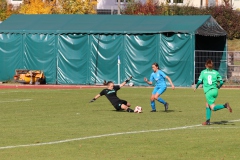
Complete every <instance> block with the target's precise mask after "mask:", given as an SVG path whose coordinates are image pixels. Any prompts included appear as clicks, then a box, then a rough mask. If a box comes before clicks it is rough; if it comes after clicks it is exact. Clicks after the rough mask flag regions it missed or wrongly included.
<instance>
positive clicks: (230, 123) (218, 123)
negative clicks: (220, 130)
mask: <svg viewBox="0 0 240 160" xmlns="http://www.w3.org/2000/svg"><path fill="white" fill-rule="evenodd" d="M211 124H216V125H235V124H234V123H233V122H229V121H219V122H211Z"/></svg>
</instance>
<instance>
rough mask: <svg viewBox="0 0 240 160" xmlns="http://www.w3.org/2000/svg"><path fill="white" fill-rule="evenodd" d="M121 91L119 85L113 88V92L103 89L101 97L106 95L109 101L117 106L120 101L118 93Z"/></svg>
mask: <svg viewBox="0 0 240 160" xmlns="http://www.w3.org/2000/svg"><path fill="white" fill-rule="evenodd" d="M119 89H120V86H119V85H115V86H113V89H112V90H109V89H107V88H106V89H103V90H102V91H101V92H100V95H101V96H103V95H105V96H106V97H107V99H108V100H109V101H110V102H111V103H112V105H115V104H116V103H117V102H118V101H119V100H120V99H119V98H118V97H117V91H118V90H119Z"/></svg>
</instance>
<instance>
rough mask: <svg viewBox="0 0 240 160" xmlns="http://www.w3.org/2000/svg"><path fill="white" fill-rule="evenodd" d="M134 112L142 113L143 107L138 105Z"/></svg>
mask: <svg viewBox="0 0 240 160" xmlns="http://www.w3.org/2000/svg"><path fill="white" fill-rule="evenodd" d="M134 112H135V113H142V107H140V106H136V107H135V109H134Z"/></svg>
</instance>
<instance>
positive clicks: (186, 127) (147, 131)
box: [0, 119, 240, 150]
mask: <svg viewBox="0 0 240 160" xmlns="http://www.w3.org/2000/svg"><path fill="white" fill-rule="evenodd" d="M239 121H240V119H238V120H231V121H228V122H239ZM200 126H202V125H201V124H197V125H192V126H183V127H174V128H165V129H156V130H143V131H132V132H119V133H110V134H102V135H96V136H89V137H82V138H73V139H66V140H61V141H53V142H45V143H36V144H24V145H15V146H5V147H0V150H3V149H11V148H20V147H32V146H43V145H51V144H59V143H66V142H72V141H80V140H86V139H95V138H102V137H110V136H118V135H126V134H138V133H149V132H162V131H171V130H181V129H191V128H195V127H200ZM206 127H208V126H206Z"/></svg>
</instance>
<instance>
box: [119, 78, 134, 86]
mask: <svg viewBox="0 0 240 160" xmlns="http://www.w3.org/2000/svg"><path fill="white" fill-rule="evenodd" d="M131 79H132V76H130V77H129V78H128V79H126V80H125V81H124V82H123V83H122V84H120V88H121V87H122V86H124V85H125V84H127V83H128V82H129V81H130V80H131Z"/></svg>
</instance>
